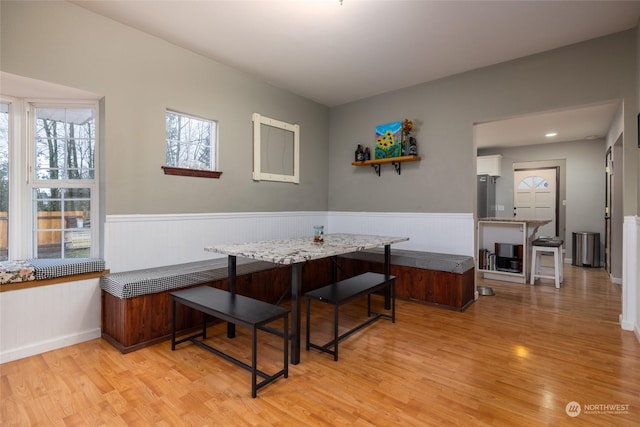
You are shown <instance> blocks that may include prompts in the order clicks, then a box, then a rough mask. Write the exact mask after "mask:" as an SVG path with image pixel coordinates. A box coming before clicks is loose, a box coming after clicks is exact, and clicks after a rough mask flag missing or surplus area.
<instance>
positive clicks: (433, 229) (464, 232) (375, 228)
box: [328, 212, 475, 256]
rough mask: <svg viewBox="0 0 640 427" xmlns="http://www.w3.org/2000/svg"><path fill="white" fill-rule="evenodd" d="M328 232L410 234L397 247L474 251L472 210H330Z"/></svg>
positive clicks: (458, 251)
mask: <svg viewBox="0 0 640 427" xmlns="http://www.w3.org/2000/svg"><path fill="white" fill-rule="evenodd" d="M328 230H329V231H328V232H329V233H359V234H380V235H385V236H407V237H409V241H408V242H403V243H399V244H397V245H394V247H398V248H402V249H412V250H420V251H428V252H441V253H446V254H456V255H468V256H474V255H475V249H474V247H475V243H474V242H475V222H474V220H473V214H470V213H469V214H459V213H448V214H444V213H438V214H433V213H398V212H329V227H328Z"/></svg>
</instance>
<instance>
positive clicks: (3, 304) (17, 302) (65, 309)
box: [0, 278, 101, 363]
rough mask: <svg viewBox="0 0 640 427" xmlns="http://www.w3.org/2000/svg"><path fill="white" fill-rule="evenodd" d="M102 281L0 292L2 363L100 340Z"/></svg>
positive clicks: (89, 280)
mask: <svg viewBox="0 0 640 427" xmlns="http://www.w3.org/2000/svg"><path fill="white" fill-rule="evenodd" d="M100 309H101V303H100V283H99V279H98V278H95V279H86V280H79V281H75V282H67V283H58V284H55V285H48V286H40V287H36V288H27V289H20V290H16V291H6V292H0V363H5V362H10V361H12V360H17V359H22V358H24V357H28V356H33V355H35V354H40V353H44V352H47V351H50V350H54V349H57V348H61V347H66V346H69V345H72V344H77V343H80V342H84V341H88V340H91V339H94V338H99V337H100V336H101V330H100Z"/></svg>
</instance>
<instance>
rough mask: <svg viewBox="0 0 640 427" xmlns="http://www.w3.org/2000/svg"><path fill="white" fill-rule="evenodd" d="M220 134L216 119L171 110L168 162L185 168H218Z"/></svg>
mask: <svg viewBox="0 0 640 427" xmlns="http://www.w3.org/2000/svg"><path fill="white" fill-rule="evenodd" d="M217 134H218V130H217V123H216V122H215V121H213V120H206V119H201V118H198V117H194V116H189V115H186V114H182V113H177V112H175V111H169V110H167V113H166V144H167V147H166V153H167V158H166V165H167V166H169V167H174V168H183V169H195V170H204V171H214V170H216V169H217V160H218V159H217V157H218V156H217V145H218V143H217V139H218V138H217ZM165 171H166V170H165Z"/></svg>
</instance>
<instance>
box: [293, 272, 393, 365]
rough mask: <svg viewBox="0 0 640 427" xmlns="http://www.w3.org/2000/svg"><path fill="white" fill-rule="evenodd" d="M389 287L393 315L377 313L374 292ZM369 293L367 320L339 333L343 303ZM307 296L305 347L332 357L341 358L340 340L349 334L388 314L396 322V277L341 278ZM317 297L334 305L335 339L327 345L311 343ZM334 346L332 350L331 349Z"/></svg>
mask: <svg viewBox="0 0 640 427" xmlns="http://www.w3.org/2000/svg"><path fill="white" fill-rule="evenodd" d="M386 289H389V291H390V298H391V300H390V302H391V314H386V313H379V312H374V311H372V310H371V294H372V293H374V292H377V291H383V290H386ZM365 295H366V296H367V317H368V319H367V320H365V321H364V322H362V323H360V324H358V325H357V326H355V327H353V328H351V329H349V330H348V331H347V332H345V333H343V334H342V335H338V325H339V321H338V313H339V308H340V306H342V305H344V304H346V303H348V302H351V301H353V300H355V299H357V298H360V297H363V296H365ZM305 296H306V297H307V341H306V348H307V350H309V349H310V348H311V347H313V348H315V349H317V350H320V351H323V352H325V353H329V354H332V355H333V360H335V361H337V360H338V342H339V341H341V340H342V339H344V338H346V337H348V336H349V335H351V334H353V333H354V332H356V331H358V330H360V329H362V328H363V327H365V326H367V325H368V324H370V323H371V322H373V321H375V320H377V319H379V318H381V317H385V318H388V319H391V322H392V323H395V321H396V302H395V277H393V276H386V275H384V274H380V273H371V272H369V273H364V274H360V275H358V276H355V277H351V278H349V279H345V280H341V281H338V282H335V283H332V284H329V285H327V286H324V287H321V288H319V289H315V290H313V291H310V292H307V293H306V294H305ZM312 299H313V300H317V301H320V302H324V303H327V304H331V305H333V339H332V340H331V341H329V342H327V343H326V344H324V345H317V344H314V343H312V342H311V322H310V320H311V300H312ZM331 347H333V350H331V349H330V348H331Z"/></svg>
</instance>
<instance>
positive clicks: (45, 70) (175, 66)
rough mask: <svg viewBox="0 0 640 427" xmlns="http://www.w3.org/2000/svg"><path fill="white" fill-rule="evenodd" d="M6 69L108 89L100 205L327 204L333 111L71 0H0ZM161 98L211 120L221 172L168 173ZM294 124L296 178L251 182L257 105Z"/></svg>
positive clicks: (235, 208) (150, 209) (118, 208)
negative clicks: (202, 174)
mask: <svg viewBox="0 0 640 427" xmlns="http://www.w3.org/2000/svg"><path fill="white" fill-rule="evenodd" d="M0 7H1V37H0V42H1V45H0V52H1V57H0V64H1V67H2V70H3V71H5V72H9V73H13V74H17V75H22V76H26V77H30V78H35V79H39V80H44V81H49V82H53V83H57V84H62V85H66V86H70V87H73V88H79V89H83V90H86V91H90V92H93V93H96V94H99V95H101V96H104V107H105V120H104V122H103V123H102V125H103V131H104V135H105V139H104V141H103V143H104V147H103V148H104V151H103V154H104V156H105V158H103V159H102V160H103V163H104V164H105V165H106V167H105V169H106V170H105V171H104V175H105V178H106V180H105V182H104V183H103V184H104V188H105V196H106V204H105V206H104V208H105V210H106V214H162V213H204V212H240V211H242V212H244V211H265V212H268V211H298V210H300V211H306V210H309V211H315V210H319V211H325V210H327V196H326V195H327V191H328V190H327V186H328V180H327V169H328V129H329V111H328V109H327V108H326V107H324V106H321V105H319V104H316V103H314V102H312V101H309V100H307V99H305V98H301V97H299V96H296V95H293V94H291V93H289V92H286V91H283V90H280V89H278V88H275V87H273V86H271V85H268V84H266V83H264V82H261V81H259V80H257V79H255V78H254V77H252V76H250V75H248V74H244V73H242V72H238V71H237V70H234V69H232V68H229V67H226V66H223V65H221V64H219V63H216V62H214V61H211V60H208V59H206V58H204V57H202V56H200V55H197V54H195V53H192V52H190V51H187V50H184V49H181V48H178V47H176V46H174V45H171V44H169V43H166V42H164V41H161V40H160V39H157V38H154V37H151V36H148V35H145V34H143V33H141V32H139V31H135V30H133V29H131V28H128V27H126V26H123V25H120V24H118V23H116V22H115V21H112V20H109V19H106V18H103V17H100V16H98V15H96V14H93V13H91V12H89V11H87V10H85V9H82V8H80V7H77V6H75V5H73V4H70V3H67V2H4V1H3V2H1V3H0ZM166 108H172V109H176V110H178V111H181V112H185V113H189V114H193V115H197V116H202V117H206V118H210V119H214V120H218V124H219V137H220V150H219V155H220V161H219V169H220V170H221V171H222V172H223V174H222V177H221V179H219V180H216V179H204V178H189V177H176V176H165V175H164V174H163V172H162V170H161V169H160V167H161V166H162V165H163V164H164V159H165V136H164V132H165V127H164V126H165V125H164V114H165V109H166ZM254 112H257V113H260V114H262V115H265V116H268V117H272V118H276V119H279V120H282V121H286V122H289V123H298V124H299V125H300V135H301V139H300V145H301V150H300V151H301V159H300V161H301V174H300V180H301V182H300V184H299V185H295V184H286V183H273V182H254V181H253V180H252V175H251V174H252V170H253V157H252V156H253V145H252V135H253V128H252V121H251V115H252V113H254Z"/></svg>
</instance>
